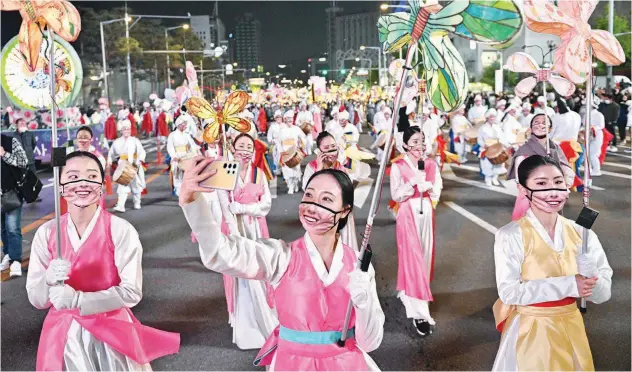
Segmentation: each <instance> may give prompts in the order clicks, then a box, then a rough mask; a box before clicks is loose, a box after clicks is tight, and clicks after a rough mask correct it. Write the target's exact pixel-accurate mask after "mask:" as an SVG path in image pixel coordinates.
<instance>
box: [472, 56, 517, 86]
mask: <svg viewBox="0 0 632 372" xmlns="http://www.w3.org/2000/svg"><path fill="white" fill-rule="evenodd" d="M499 68H500V63H499V62H494V63H492V64H491V65H490V66H487V67H485V68H484V69H483V75H481V79H480V82H481V83H485V84H487V85H489V86H491V87H492V88H493V87H494V86H495V85H496V70H498V69H499ZM508 75H509V76H508ZM519 81H520V74H515V73H512V72H509V71H507V70H503V86H504V87H505V88H506V87H509V89H511V90H513V88H514V87H515V86H516V84H518V82H519Z"/></svg>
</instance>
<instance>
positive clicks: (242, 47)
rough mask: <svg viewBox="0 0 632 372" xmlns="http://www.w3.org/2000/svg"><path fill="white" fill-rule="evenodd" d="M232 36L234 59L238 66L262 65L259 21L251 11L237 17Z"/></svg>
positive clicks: (246, 67)
mask: <svg viewBox="0 0 632 372" xmlns="http://www.w3.org/2000/svg"><path fill="white" fill-rule="evenodd" d="M234 36H235V60H236V61H237V63H238V64H239V67H241V68H245V69H251V68H257V67H258V66H260V65H262V64H263V63H262V54H261V52H262V50H261V22H259V21H258V20H257V19H255V18H254V16H253V15H252V13H245V14H244V15H243V16H242V17H239V18H238V19H237V25H236V26H235V35H234Z"/></svg>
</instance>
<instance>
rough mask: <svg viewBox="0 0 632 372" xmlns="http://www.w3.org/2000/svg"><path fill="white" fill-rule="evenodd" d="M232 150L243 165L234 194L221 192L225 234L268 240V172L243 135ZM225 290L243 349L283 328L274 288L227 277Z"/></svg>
mask: <svg viewBox="0 0 632 372" xmlns="http://www.w3.org/2000/svg"><path fill="white" fill-rule="evenodd" d="M232 150H233V151H232V152H233V154H234V157H235V160H236V161H239V162H240V163H241V172H240V174H239V177H238V178H237V186H236V187H235V190H234V191H231V192H227V191H223V190H222V191H217V194H218V198H219V202H220V205H221V209H222V215H223V216H224V221H225V225H224V229H223V232H224V233H229V234H232V235H239V236H242V237H244V238H248V239H253V240H256V239H267V238H269V237H270V234H269V233H268V224H267V222H266V215H267V214H268V212H270V207H271V206H272V196H271V195H270V189H269V188H268V180H267V178H266V176H265V174H264V172H263V171H262V170H261V169H259V168H257V167H255V166H254V164H253V163H252V160H253V157H254V153H255V141H254V139H253V138H252V137H251V136H250V135H248V134H247V133H241V134H239V135H237V137H235V140H234V141H233V149H232ZM215 221H217V219H215ZM224 289H225V292H226V301H227V303H228V312H229V320H230V323H231V325H232V326H233V342H234V343H235V344H237V347H239V348H240V349H259V348H261V347H262V346H263V344H264V343H265V341H266V339H267V338H268V336H270V334H272V332H273V331H274V329H275V328H276V327H277V326H278V325H279V320H278V318H277V313H276V310H275V309H274V299H273V297H272V291H273V290H272V288H271V287H269V285H267V283H265V282H262V281H259V280H247V279H241V278H238V277H231V276H229V275H224Z"/></svg>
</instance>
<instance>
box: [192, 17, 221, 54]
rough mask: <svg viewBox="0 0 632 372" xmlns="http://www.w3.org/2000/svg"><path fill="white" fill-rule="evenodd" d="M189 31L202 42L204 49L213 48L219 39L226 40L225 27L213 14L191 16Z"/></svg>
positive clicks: (218, 42)
mask: <svg viewBox="0 0 632 372" xmlns="http://www.w3.org/2000/svg"><path fill="white" fill-rule="evenodd" d="M191 32H193V33H194V34H195V35H196V36H197V37H198V38H199V39H200V40H201V41H202V42H203V43H204V49H213V48H215V47H216V46H217V45H219V44H220V41H221V40H226V27H224V23H223V22H222V20H221V19H219V18H217V17H214V16H208V15H199V16H191Z"/></svg>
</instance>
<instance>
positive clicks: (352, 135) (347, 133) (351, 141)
mask: <svg viewBox="0 0 632 372" xmlns="http://www.w3.org/2000/svg"><path fill="white" fill-rule="evenodd" d="M338 119H339V120H340V126H341V127H342V130H343V132H344V141H345V148H346V147H349V146H357V144H358V142H359V141H360V132H358V128H357V127H356V126H355V125H353V124H352V123H351V122H350V121H349V113H348V112H347V111H342V112H341V113H340V114H338Z"/></svg>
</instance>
